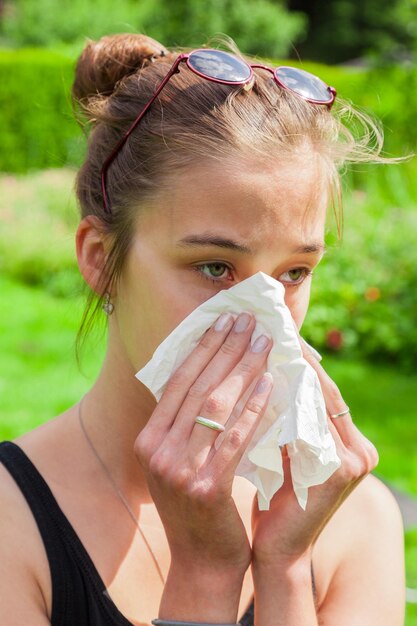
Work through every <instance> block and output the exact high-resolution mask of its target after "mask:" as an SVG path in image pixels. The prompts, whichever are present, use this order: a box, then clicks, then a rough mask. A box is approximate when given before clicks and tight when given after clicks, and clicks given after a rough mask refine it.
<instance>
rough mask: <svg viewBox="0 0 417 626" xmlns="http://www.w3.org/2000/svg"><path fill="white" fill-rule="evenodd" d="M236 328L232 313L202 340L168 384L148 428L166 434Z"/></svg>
mask: <svg viewBox="0 0 417 626" xmlns="http://www.w3.org/2000/svg"><path fill="white" fill-rule="evenodd" d="M233 325H234V317H233V315H232V314H231V313H222V315H220V317H219V318H218V319H217V320H216V322H215V323H214V324H213V325H212V326H211V328H209V329H208V330H207V331H206V332H205V334H204V335H203V336H202V337H201V339H200V341H199V343H198V344H197V346H196V347H195V348H194V350H193V351H192V352H191V353H190V354H189V355H188V356H187V358H186V359H185V360H184V362H183V363H182V364H181V365H180V366H179V367H178V368H177V369H176V370H175V372H174V373H173V374H172V375H171V377H170V379H169V380H168V382H167V385H166V387H165V390H164V393H163V394H162V396H161V399H160V400H159V402H158V404H157V407H156V409H155V411H154V412H153V414H152V416H151V418H150V419H149V421H148V425H147V426H148V427H149V428H154V429H157V430H159V431H161V432H166V431H167V430H169V428H170V427H171V425H172V423H173V422H174V420H175V418H176V415H177V413H178V411H179V409H180V407H181V405H182V404H183V402H184V399H185V398H186V396H187V394H188V392H189V389H190V387H191V386H192V385H193V383H194V382H195V380H196V379H197V378H198V377H199V375H200V374H201V372H202V371H203V370H204V368H205V367H206V366H207V363H209V362H210V360H211V359H212V358H213V356H214V355H215V354H216V353H217V352H218V350H219V348H220V347H221V346H222V344H223V343H224V341H225V339H226V337H227V336H228V334H229V333H230V331H231V329H232V327H233Z"/></svg>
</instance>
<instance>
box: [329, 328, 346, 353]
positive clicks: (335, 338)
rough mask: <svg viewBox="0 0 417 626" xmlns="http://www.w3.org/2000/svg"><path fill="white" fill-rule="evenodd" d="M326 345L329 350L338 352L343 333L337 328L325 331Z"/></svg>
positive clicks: (341, 345) (341, 344) (341, 343)
mask: <svg viewBox="0 0 417 626" xmlns="http://www.w3.org/2000/svg"><path fill="white" fill-rule="evenodd" d="M326 345H327V347H328V348H330V349H331V350H340V349H341V348H342V347H343V333H342V331H341V330H339V329H338V328H331V329H330V330H329V331H327V335H326Z"/></svg>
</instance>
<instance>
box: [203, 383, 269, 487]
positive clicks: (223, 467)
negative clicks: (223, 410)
mask: <svg viewBox="0 0 417 626" xmlns="http://www.w3.org/2000/svg"><path fill="white" fill-rule="evenodd" d="M272 388H273V379H272V375H271V374H270V373H269V372H265V374H264V375H263V376H262V377H261V378H260V379H259V381H258V383H257V385H256V387H255V389H254V390H253V392H252V393H251V395H250V397H249V398H248V401H247V402H246V404H245V407H244V408H243V411H242V413H241V415H240V417H239V418H238V419H237V420H236V422H235V423H234V424H233V426H232V427H231V428H230V430H228V431H227V432H226V433H225V436H224V439H223V441H222V443H221V445H220V446H219V448H218V450H215V449H214V448H212V457H211V460H210V462H209V468H210V470H211V473H212V475H213V478H214V479H216V478H217V479H218V480H220V479H222V478H223V476H224V474H225V473H228V474H229V476H230V478H231V480H232V479H233V476H234V474H235V470H236V467H237V466H238V464H239V462H240V460H241V458H242V456H243V454H244V452H245V450H246V448H247V447H248V445H249V443H250V441H251V439H252V436H253V434H254V432H255V430H256V428H257V426H258V424H259V422H260V420H261V419H262V416H263V415H264V413H265V411H266V409H267V407H268V401H269V398H270V395H271V391H272Z"/></svg>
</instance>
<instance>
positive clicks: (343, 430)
mask: <svg viewBox="0 0 417 626" xmlns="http://www.w3.org/2000/svg"><path fill="white" fill-rule="evenodd" d="M299 339H300V345H301V350H302V352H303V357H304V358H305V360H306V361H307V362H308V363H309V364H310V365H311V367H312V368H313V369H314V370H315V372H316V374H317V376H318V379H319V382H320V387H321V390H322V392H323V396H324V400H325V403H326V409H327V412H328V415H329V417H330V418H331V416H332V415H337V414H338V413H345V411H346V409H347V408H348V407H347V405H346V402H345V401H344V400H343V398H342V394H341V393H340V391H339V388H338V386H337V385H336V383H335V382H334V381H333V379H332V378H330V376H329V375H328V373H327V372H326V370H325V369H324V368H323V367H322V365H321V363H320V362H319V361H318V360H317V359H316V357H315V356H314V354H313V353H312V352H311V350H310V349H309V347H308V345H307V344H306V342H305V341H304V339H303V338H302V337H300V336H299ZM331 419H332V424H333V426H334V427H335V429H336V430H337V432H338V434H339V436H340V437H341V439H342V441H343V443H344V444H345V445H351V443H352V440H353V439H354V436H355V429H354V424H353V421H352V416H351V414H350V412H348V413H345V414H344V415H342V416H340V417H334V418H331Z"/></svg>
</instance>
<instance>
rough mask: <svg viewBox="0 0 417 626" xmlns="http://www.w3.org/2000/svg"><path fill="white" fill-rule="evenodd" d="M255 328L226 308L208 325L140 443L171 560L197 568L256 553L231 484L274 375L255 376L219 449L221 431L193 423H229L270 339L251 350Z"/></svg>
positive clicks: (242, 563)
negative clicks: (216, 322)
mask: <svg viewBox="0 0 417 626" xmlns="http://www.w3.org/2000/svg"><path fill="white" fill-rule="evenodd" d="M245 315H246V321H247V322H248V323H247V326H246V327H245V328H244V329H243V328H242V326H243V322H244V321H245ZM219 319H220V318H219ZM221 319H222V320H224V319H225V318H224V317H223V316H222V318H221ZM254 327H255V320H254V318H253V316H250V315H248V314H241V315H240V316H239V317H238V319H237V320H236V322H235V323H234V319H233V316H232V315H229V316H228V320H227V322H226V325H225V326H224V327H223V328H222V329H220V330H216V325H214V326H213V327H212V328H211V329H209V330H208V331H207V332H206V333H205V335H204V336H203V337H202V339H201V341H200V343H199V344H198V345H197V347H196V348H195V349H194V351H193V352H192V353H191V354H190V355H189V357H188V358H187V359H186V361H185V362H184V363H183V364H182V365H181V366H180V367H179V368H178V369H177V370H176V372H175V373H174V374H173V376H172V377H171V378H170V380H169V382H168V384H167V387H166V389H165V391H164V393H163V395H162V397H161V399H160V401H159V403H158V405H157V407H156V409H155V411H154V412H153V413H152V415H151V417H150V419H149V422H148V424H147V425H146V427H145V428H144V429H143V431H142V432H141V433H140V435H139V436H138V438H137V440H136V443H135V452H136V454H137V457H138V459H139V461H140V463H141V464H142V466H143V468H144V471H145V473H146V476H147V480H148V486H149V490H150V493H151V495H152V497H153V499H154V502H155V505H156V507H157V509H158V512H159V514H160V517H161V520H162V523H163V525H164V528H165V532H166V535H167V539H168V542H169V546H170V549H171V556H172V560H173V561H174V562H181V563H184V564H188V566H190V567H191V566H192V567H193V568H194V569H195V567H196V564H200V565H201V568H206V569H207V568H208V567H212V568H213V567H214V568H218V567H220V568H222V569H223V570H224V569H235V570H236V569H238V570H239V571H244V570H246V568H247V567H248V565H249V563H250V560H251V550H250V544H249V541H248V537H247V535H246V531H245V529H244V526H243V523H242V520H241V518H240V516H239V514H238V511H237V509H236V506H235V504H234V501H233V499H232V495H231V491H232V484H233V479H234V475H235V470H236V467H237V465H238V463H239V461H240V459H241V457H242V455H243V453H244V451H245V449H246V447H247V445H248V443H249V441H250V439H251V437H252V435H253V433H254V430H255V429H256V426H257V424H258V422H259V420H260V419H261V417H262V415H263V413H264V411H265V408H266V406H267V403H268V398H269V394H270V391H271V386H272V378H271V376H270V375H268V374H266V375H265V376H264V377H262V378H261V380H260V381H259V382H258V385H257V387H256V389H255V391H254V392H253V393H252V394H251V397H250V398H249V400H248V402H247V403H246V405H245V407H244V409H243V411H242V413H241V415H240V416H239V418H238V419H237V421H236V422H235V423H234V424H233V425H232V427H231V428H230V429H229V430H228V431H227V432H226V433H225V435H224V440H223V441H222V442H221V444H220V446H219V447H218V449H216V447H215V445H214V444H215V442H216V439H217V437H218V436H219V432H218V431H215V430H211V429H209V428H207V427H206V426H202V425H200V424H197V423H195V418H196V417H197V415H203V416H204V417H207V418H209V419H212V420H215V421H216V422H219V423H221V424H225V423H226V422H227V420H228V418H229V416H230V414H231V412H232V411H233V409H234V407H235V405H236V403H237V401H238V400H239V398H240V397H241V395H242V394H243V393H244V392H245V390H246V389H247V388H248V387H249V385H250V384H251V383H252V381H253V380H254V379H255V378H256V377H257V376H259V375H260V373H261V371H262V369H263V368H264V366H265V361H266V358H267V355H268V353H269V351H270V349H271V347H272V340H271V339H269V338H266V343H265V345H264V348H263V350H260V351H254V350H253V348H254V347H255V345H254V346H253V347H252V349H251V347H250V345H249V342H250V338H251V335H252V332H253V330H254ZM258 342H259V340H257V342H255V343H256V344H257V345H258V346H259V343H258ZM260 383H262V384H260Z"/></svg>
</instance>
